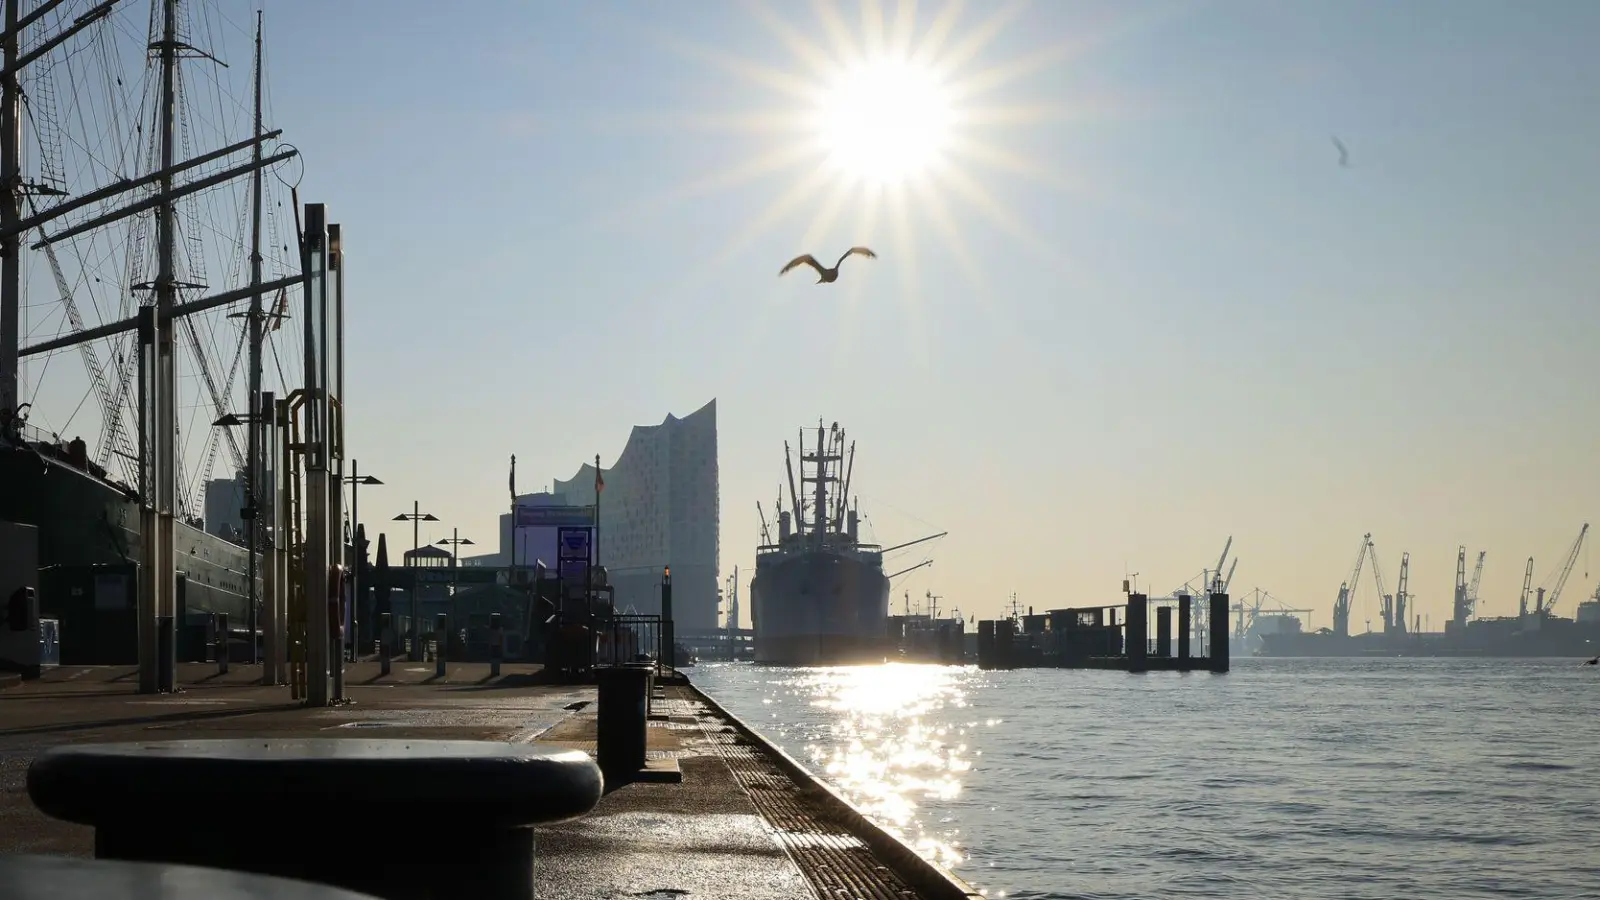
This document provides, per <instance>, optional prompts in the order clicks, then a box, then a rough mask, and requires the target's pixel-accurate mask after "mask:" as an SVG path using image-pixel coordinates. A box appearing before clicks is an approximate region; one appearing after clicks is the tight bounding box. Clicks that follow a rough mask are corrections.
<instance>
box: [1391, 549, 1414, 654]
mask: <svg viewBox="0 0 1600 900" xmlns="http://www.w3.org/2000/svg"><path fill="white" fill-rule="evenodd" d="M1410 578H1411V553H1410V551H1403V552H1402V553H1401V554H1400V583H1399V584H1398V585H1395V589H1394V619H1395V622H1394V624H1395V630H1397V631H1399V632H1400V633H1401V634H1404V633H1405V631H1406V604H1407V603H1408V602H1409V601H1410V600H1411V595H1410V594H1409V593H1407V592H1406V586H1407V583H1408V582H1409V581H1410Z"/></svg>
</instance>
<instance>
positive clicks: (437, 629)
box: [433, 613, 450, 678]
mask: <svg viewBox="0 0 1600 900" xmlns="http://www.w3.org/2000/svg"><path fill="white" fill-rule="evenodd" d="M433 634H434V638H433V674H434V675H437V676H438V677H440V678H443V677H444V658H445V656H447V655H448V654H447V653H446V652H445V648H446V647H447V646H448V645H449V644H450V616H449V615H447V614H445V613H439V614H438V615H437V616H434V617H433Z"/></svg>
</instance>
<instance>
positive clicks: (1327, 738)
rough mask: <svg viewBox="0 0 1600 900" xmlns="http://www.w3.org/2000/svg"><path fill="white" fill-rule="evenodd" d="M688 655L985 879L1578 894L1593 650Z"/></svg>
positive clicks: (859, 798)
mask: <svg viewBox="0 0 1600 900" xmlns="http://www.w3.org/2000/svg"><path fill="white" fill-rule="evenodd" d="M693 677H694V680H695V683H696V684H697V685H699V686H700V687H702V688H703V689H704V690H706V691H707V692H708V693H710V694H711V695H712V696H714V697H716V698H717V699H718V700H719V701H721V702H722V703H723V704H724V705H726V706H727V707H728V708H729V709H730V710H731V711H732V712H733V713H734V714H736V715H738V716H739V717H740V718H743V719H744V720H745V721H746V722H748V723H749V724H750V725H752V726H753V727H755V728H757V729H758V730H760V731H761V732H762V733H763V734H765V735H766V736H767V737H768V738H769V739H771V740H773V741H774V742H775V743H777V744H779V745H780V746H782V747H783V748H784V749H785V750H786V751H788V752H789V753H790V754H791V755H793V756H794V757H795V758H797V759H799V760H800V761H802V762H804V763H805V764H806V765H808V766H809V767H811V769H812V771H814V772H816V773H817V774H819V775H821V776H822V777H823V778H825V779H827V780H828V781H829V782H831V783H832V784H833V785H835V786H836V787H838V788H839V789H840V790H841V791H842V792H843V793H844V794H845V795H846V796H848V797H849V798H850V799H851V800H852V802H854V803H856V805H857V806H858V807H860V808H862V809H863V810H864V811H865V812H867V813H868V814H869V815H871V816H872V817H873V818H874V819H876V820H877V821H878V822H879V823H880V824H882V825H884V826H885V827H887V828H889V829H890V830H893V831H895V832H896V833H898V834H899V835H900V836H901V837H902V838H903V839H904V840H906V841H907V842H909V843H911V844H912V845H913V846H916V847H917V848H918V850H919V851H921V852H922V853H923V854H924V855H925V856H927V857H929V858H931V859H935V860H937V861H939V862H941V863H943V864H945V865H947V866H950V867H951V868H952V869H953V870H954V871H955V872H956V873H957V874H959V875H960V876H962V877H963V878H964V879H966V880H967V881H968V882H969V883H971V884H972V885H973V886H974V887H976V888H978V889H980V890H982V891H983V892H984V893H985V894H986V895H988V896H990V897H1002V896H1003V897H1011V898H1065V897H1092V898H1145V897H1157V896H1160V897H1208V898H1215V897H1228V898H1242V897H1260V898H1274V900H1283V898H1318V900H1321V898H1329V897H1341V898H1345V897H1348V898H1368V897H1370V898H1383V900H1396V898H1406V900H1431V898H1440V900H1443V898H1451V900H1455V898H1470V897H1515V896H1522V897H1539V898H1564V897H1589V898H1592V897H1596V896H1600V670H1596V669H1595V668H1593V667H1588V666H1578V665H1575V664H1574V663H1573V662H1572V661H1567V660H1561V661H1556V660H1492V661H1477V660H1237V661H1235V663H1234V670H1233V672H1232V673H1231V674H1229V675H1226V676H1214V675H1210V674H1204V673H1194V674H1189V675H1179V674H1175V673H1151V674H1147V675H1139V676H1129V675H1127V674H1125V673H1121V672H1088V671H1061V670H1033V671H1019V672H980V671H978V670H977V669H975V668H964V669H962V668H953V667H936V666H908V665H890V666H881V667H867V668H853V669H846V668H840V669H764V668H757V667H753V666H749V665H741V664H722V665H702V666H700V667H699V668H697V669H696V670H694V674H693Z"/></svg>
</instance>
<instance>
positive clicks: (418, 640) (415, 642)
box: [394, 500, 439, 662]
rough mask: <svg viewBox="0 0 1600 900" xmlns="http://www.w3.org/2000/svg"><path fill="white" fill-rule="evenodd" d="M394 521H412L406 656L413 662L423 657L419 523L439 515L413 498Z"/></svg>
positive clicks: (434, 519) (420, 535)
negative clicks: (418, 590)
mask: <svg viewBox="0 0 1600 900" xmlns="http://www.w3.org/2000/svg"><path fill="white" fill-rule="evenodd" d="M394 521H396V522H406V521H409V522H410V523H411V629H410V631H411V652H409V653H407V654H406V658H407V659H409V660H411V661H412V662H417V661H419V660H421V659H422V632H421V631H419V630H418V628H419V626H420V625H421V624H422V623H421V622H420V621H419V618H420V617H421V615H422V604H421V602H420V600H419V599H418V597H417V570H416V566H417V549H418V548H419V547H420V546H421V543H422V534H421V526H420V525H419V524H418V523H419V522H437V521H439V517H438V516H436V515H434V514H433V513H425V512H423V511H422V504H421V502H419V501H416V500H413V501H411V512H409V513H401V514H400V515H398V516H395V517H394Z"/></svg>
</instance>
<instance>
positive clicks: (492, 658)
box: [489, 613, 506, 678]
mask: <svg viewBox="0 0 1600 900" xmlns="http://www.w3.org/2000/svg"><path fill="white" fill-rule="evenodd" d="M505 643H506V633H505V630H504V626H502V625H501V624H500V614H499V613H490V614H489V677H490V678H499V677H500V657H501V655H502V654H503V653H504V652H505Z"/></svg>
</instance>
